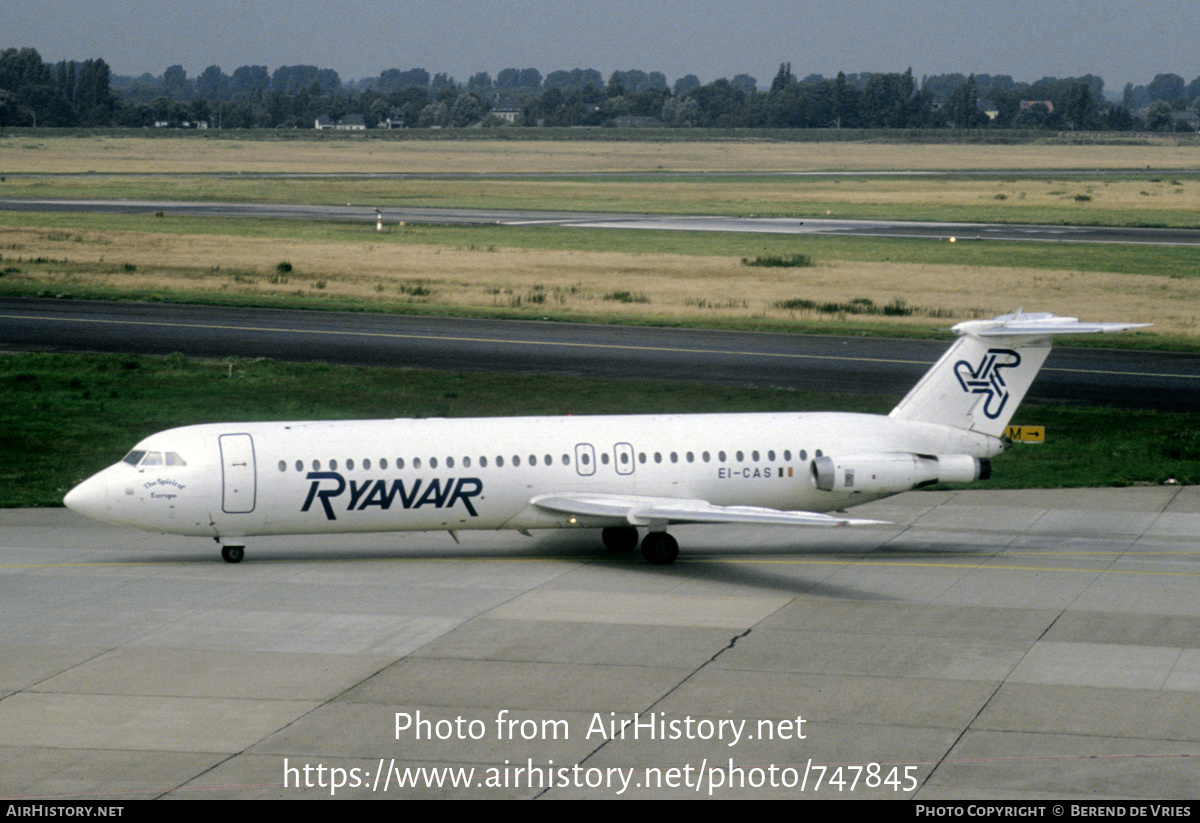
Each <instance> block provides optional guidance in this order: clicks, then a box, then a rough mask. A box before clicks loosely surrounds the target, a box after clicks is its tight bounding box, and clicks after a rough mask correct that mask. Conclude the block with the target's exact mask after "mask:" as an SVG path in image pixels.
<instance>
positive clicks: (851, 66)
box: [0, 0, 1200, 93]
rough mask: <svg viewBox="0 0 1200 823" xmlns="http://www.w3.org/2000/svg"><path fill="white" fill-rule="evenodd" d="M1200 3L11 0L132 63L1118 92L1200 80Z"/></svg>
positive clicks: (23, 42)
mask: <svg viewBox="0 0 1200 823" xmlns="http://www.w3.org/2000/svg"><path fill="white" fill-rule="evenodd" d="M1198 24H1200V2H1197V0H1158V2H1147V1H1146V0H1141V1H1140V2H1133V0H1103V2H1085V1H1084V0H1008V2H1005V3H996V2H992V1H991V0H953V1H951V0H910V2H907V3H894V2H882V1H881V0H821V2H815V1H814V0H738V2H700V1H699V0H645V2H630V0H590V1H589V2H582V1H581V0H511V1H507V2H502V0H436V2H415V1H414V0H370V1H369V2H368V1H367V0H342V1H341V2H336V1H335V2H331V1H330V0H293V1H292V2H287V0H274V2H267V1H266V0H203V1H202V2H200V1H199V0H153V2H151V0H119V2H112V0H103V1H102V0H4V6H3V11H0V48H10V47H23V46H32V47H33V48H36V49H37V50H38V52H39V53H40V54H41V55H42V59H43V60H45V61H47V62H57V61H59V60H64V59H72V60H85V59H88V58H93V57H101V58H103V59H104V60H105V61H107V62H108V64H109V65H110V66H111V67H112V69H113V71H114V72H115V73H117V74H130V75H139V74H142V73H144V72H149V73H151V74H155V75H159V74H162V72H163V71H164V70H165V69H166V68H167V67H168V66H170V65H172V64H175V63H178V64H181V65H182V66H183V67H184V69H186V70H187V73H188V76H189V77H195V76H196V75H198V74H199V73H200V72H202V71H203V70H204V69H205V68H206V67H207V66H210V65H213V64H215V65H218V66H220V67H221V68H222V69H224V71H225V73H226V74H230V73H232V72H233V70H234V69H236V68H237V67H238V66H242V65H265V66H267V67H268V69H270V70H272V71H273V70H274V69H275V68H277V67H278V66H281V65H295V64H311V65H316V66H319V67H321V68H331V69H334V70H336V71H337V72H338V73H339V75H341V78H342V80H354V79H362V78H366V77H374V76H377V75H378V74H379V73H380V72H381V71H383V70H384V69H388V68H398V69H401V70H404V69H409V68H424V69H426V70H427V71H429V72H430V73H431V74H435V73H438V72H446V73H448V74H450V75H452V76H453V77H454V78H455V79H457V80H459V81H460V82H464V81H466V80H467V78H468V77H470V75H472V74H474V73H476V72H481V71H485V72H488V73H489V74H491V75H492V77H493V78H494V77H495V76H496V74H497V73H498V72H499V71H500V70H501V69H504V68H508V67H513V68H527V67H531V68H536V69H538V70H539V71H541V72H542V74H543V75H545V74H547V73H549V72H551V71H555V70H557V69H568V70H569V69H573V68H585V69H586V68H594V69H598V70H599V71H600V73H601V74H602V75H604V77H605V78H606V79H607V78H608V76H609V75H610V74H611V73H612V72H613V71H615V70H618V69H640V70H642V71H646V72H650V71H661V72H662V73H663V74H665V75H666V76H667V81H668V83H674V81H675V80H677V79H678V78H680V77H682V76H684V75H686V74H695V75H696V76H697V77H699V78H700V80H701V81H702V82H705V83H707V82H710V81H712V80H715V79H717V78H720V77H733V76H734V75H736V74H742V73H745V74H750V75H752V76H754V77H756V78H757V79H758V81H759V85H760V86H765V85H769V84H770V81H771V78H772V77H773V76H774V75H775V72H776V71H777V70H778V68H779V64H780V63H782V62H785V61H790V62H791V64H792V72H793V73H794V74H795V75H796V76H797V77H800V78H803V77H805V76H806V75H808V74H814V73H815V74H824V75H826V76H830V77H832V76H834V75H835V74H836V73H837V72H838V71H845V72H846V73H848V74H849V73H853V72H864V71H865V72H885V71H904V70H905V69H906V68H909V67H911V68H912V70H913V74H914V75H915V76H916V77H917V78H918V79H919V78H920V77H921V76H922V75H925V74H942V73H947V72H962V73H964V74H969V73H972V72H974V73H987V74H1010V75H1012V76H1013V77H1014V78H1015V79H1016V80H1019V81H1027V82H1032V81H1034V80H1037V79H1040V78H1041V77H1045V76H1048V75H1049V76H1055V77H1069V76H1080V75H1083V74H1089V73H1090V74H1096V75H1099V76H1100V77H1102V78H1103V79H1104V81H1105V87H1106V90H1107V91H1109V92H1110V93H1111V92H1119V91H1120V89H1121V88H1122V87H1123V86H1124V85H1125V83H1127V82H1131V83H1133V84H1134V85H1144V84H1146V83H1148V82H1149V81H1150V80H1152V79H1153V77H1154V75H1155V74H1160V73H1166V72H1169V73H1173V74H1178V75H1180V76H1181V77H1183V79H1184V80H1185V81H1189V82H1190V81H1191V80H1192V79H1194V78H1195V77H1197V76H1198V75H1200V49H1197V47H1196V43H1197V39H1198V38H1200V25H1198Z"/></svg>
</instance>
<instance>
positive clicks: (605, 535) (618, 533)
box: [600, 526, 638, 554]
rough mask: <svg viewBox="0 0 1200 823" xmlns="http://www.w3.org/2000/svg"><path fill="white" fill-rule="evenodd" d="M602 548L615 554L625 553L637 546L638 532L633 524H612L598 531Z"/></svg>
mask: <svg viewBox="0 0 1200 823" xmlns="http://www.w3.org/2000/svg"><path fill="white" fill-rule="evenodd" d="M600 540H601V541H602V542H603V543H604V548H606V549H608V550H609V551H610V552H614V553H616V554H627V553H628V552H631V551H633V550H634V549H636V548H637V544H638V533H637V529H636V528H634V527H633V526H613V527H611V528H607V529H604V530H603V531H602V532H600Z"/></svg>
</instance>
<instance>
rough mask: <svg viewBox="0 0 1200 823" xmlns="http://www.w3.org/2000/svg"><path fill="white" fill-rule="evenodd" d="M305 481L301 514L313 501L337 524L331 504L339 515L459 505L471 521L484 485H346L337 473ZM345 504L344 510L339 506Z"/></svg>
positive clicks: (471, 480) (456, 480)
mask: <svg viewBox="0 0 1200 823" xmlns="http://www.w3.org/2000/svg"><path fill="white" fill-rule="evenodd" d="M305 479H307V480H309V481H311V483H312V485H310V486H309V488H308V497H306V498H305V499H304V505H303V506H302V507H301V508H300V511H302V512H306V511H308V510H309V509H310V508H312V505H313V503H314V502H316V501H320V503H321V507H322V508H323V509H324V510H325V516H326V517H327V518H328V519H330V520H337V515H335V514H334V500H335V499H336V498H341V497H344V498H345V499H344V501H343V500H338V501H337V502H338V504H339V507H340V508H341V510H342V511H348V512H350V511H364V510H365V509H368V508H370V507H372V506H378V507H379V508H380V509H390V508H391V507H392V506H393V505H395V504H398V505H399V506H401V507H402V508H405V509H419V508H421V507H422V506H433V507H434V508H435V509H449V508H452V507H453V506H454V505H455V504H457V503H461V504H462V506H463V508H465V509H466V510H467V513H468V514H470V515H471V516H472V517H478V516H479V515H478V514H477V513H476V511H475V506H474V505H472V503H471V498H472V497H478V496H479V495H480V494H482V493H483V481H482V480H480V479H479V478H478V477H446V478H437V477H435V478H433V479H432V480H427V479H425V478H416V479H414V480H411V481H409V482H408V483H407V484H405V482H404V481H403V480H392V481H390V482H389V481H387V480H350V481H347V480H346V478H345V477H343V476H342V475H341V474H339V473H338V472H309V473H308V474H307V475H306V476H305ZM343 502H344V503H345V505H344V506H341V505H340V504H342V503H343Z"/></svg>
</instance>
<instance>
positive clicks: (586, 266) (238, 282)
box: [0, 228, 1200, 336]
mask: <svg viewBox="0 0 1200 823" xmlns="http://www.w3.org/2000/svg"><path fill="white" fill-rule="evenodd" d="M0 247H3V248H4V249H5V254H4V257H5V260H6V262H7V261H13V260H14V258H17V257H21V258H24V259H25V260H29V259H33V258H36V257H42V258H47V259H49V260H51V261H57V262H50V263H46V264H29V263H19V264H17V267H19V268H20V269H21V274H20V275H9V276H10V277H21V278H31V279H34V280H35V281H38V282H41V283H44V284H46V288H47V289H62V290H67V289H69V288H70V287H71V286H80V287H81V286H85V285H89V286H90V285H95V286H107V287H113V288H121V289H137V290H141V291H143V292H146V293H153V292H165V291H169V290H179V291H193V292H194V291H200V290H204V291H210V292H214V293H242V294H270V293H275V294H300V295H304V296H308V297H312V298H314V299H320V298H322V297H326V296H329V297H333V296H337V297H351V298H355V299H359V300H362V301H364V302H365V303H367V304H370V303H371V302H373V301H387V302H390V303H398V302H413V303H419V304H423V305H429V306H437V307H443V306H444V307H454V306H461V307H471V308H481V309H490V308H495V309H503V310H505V311H511V310H514V309H515V310H519V311H528V312H529V313H530V314H531V315H532V316H543V315H562V316H566V315H571V316H575V317H589V316H590V317H594V318H596V319H609V318H611V317H612V316H614V315H620V316H625V317H631V318H632V317H659V318H685V317H697V316H699V317H707V318H716V317H725V318H749V317H759V318H775V319H780V320H786V319H792V318H797V319H804V320H807V321H814V320H820V319H822V317H824V318H826V319H833V318H830V317H829V316H828V315H824V316H822V315H817V314H815V313H811V312H793V311H789V310H787V309H781V308H778V307H776V305H775V304H776V303H778V302H780V301H786V300H791V299H794V298H807V299H811V300H816V301H835V302H848V301H850V300H852V299H854V298H868V299H870V300H872V301H874V302H875V303H876V304H877V305H884V304H887V303H889V302H891V301H893V300H895V299H897V298H904V299H907V301H908V303H909V304H910V305H914V306H916V307H917V308H918V309H919V311H918V313H916V314H915V315H913V316H910V317H897V318H877V319H878V320H880V321H886V322H889V323H896V324H913V323H916V324H922V325H926V326H928V325H945V324H948V323H949V322H950V319H951V318H953V319H963V318H968V317H972V316H980V315H992V314H999V313H1003V312H1006V311H1012V310H1014V309H1016V308H1018V306H1017V305H1014V301H1015V300H1019V301H1020V302H1021V303H1023V305H1024V307H1025V308H1027V309H1031V310H1033V309H1036V310H1041V311H1057V312H1060V313H1063V314H1076V315H1080V316H1086V317H1093V318H1110V317H1111V316H1112V315H1113V306H1120V312H1119V314H1120V318H1119V319H1121V320H1129V321H1142V322H1153V323H1154V324H1155V330H1156V331H1158V332H1161V333H1164V334H1177V335H1185V336H1197V335H1200V278H1198V279H1190V278H1189V279H1178V278H1168V277H1162V276H1155V275H1129V274H1106V273H1096V272H1087V273H1082V272H1081V273H1073V272H1061V271H1039V270H1030V269H1018V268H1009V267H1003V266H986V267H969V266H950V265H914V264H899V263H848V262H838V261H832V262H829V263H825V264H820V265H816V266H813V267H809V268H799V269H771V268H752V267H746V266H744V265H742V264H741V263H740V261H738V260H734V259H730V258H727V257H696V256H683V255H667V254H627V253H617V252H598V253H591V252H570V251H543V250H525V249H507V248H498V249H495V250H486V251H485V250H471V249H462V248H453V247H447V246H436V245H400V244H393V243H388V242H386V241H376V242H334V241H306V240H285V239H250V238H230V237H220V236H211V235H203V236H196V235H164V234H149V233H139V232H107V231H106V232H86V231H81V232H73V231H63V230H33V229H24V228H22V229H16V228H8V229H3V228H0ZM285 260H286V261H291V262H292V263H294V264H295V270H293V271H292V272H290V273H288V274H286V276H284V277H279V276H277V272H276V266H277V265H278V263H280V262H281V261H285ZM126 264H128V265H126ZM129 267H132V268H133V270H128V269H129ZM272 281H274V282H272ZM621 292H626V293H628V295H629V297H631V298H634V299H638V300H640V299H643V298H644V300H645V302H624V301H622V300H620V299H618V298H617V297H616V295H618V294H619V293H621ZM910 295H920V298H919V304H918V301H917V300H916V299H913V298H911V297H906V296H910ZM920 310H928V311H920ZM934 312H944V313H945V314H942V315H938V317H939V319H938V320H936V321H935V320H932V319H931V313H934Z"/></svg>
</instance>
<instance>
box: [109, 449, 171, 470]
mask: <svg viewBox="0 0 1200 823" xmlns="http://www.w3.org/2000/svg"><path fill="white" fill-rule="evenodd" d="M121 462H122V463H128V464H129V465H131V466H140V467H142V468H146V467H148V466H186V465H187V461H186V460H184V459H183V458H182V457H180V456H179V455H178V454H176V453H175V452H165V453H164V452H148V451H139V450H136V449H135V450H134V451H131V452H130V453H129V454H127V455H125V458H124V459H123V460H122V461H121Z"/></svg>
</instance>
